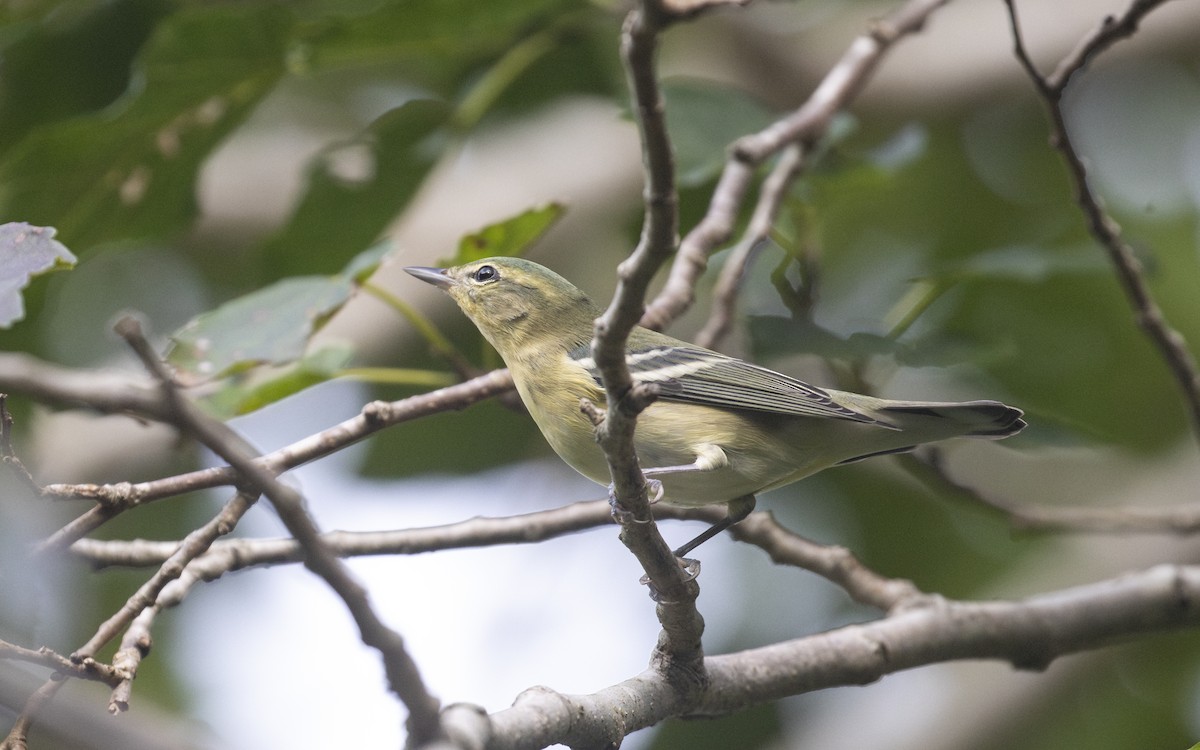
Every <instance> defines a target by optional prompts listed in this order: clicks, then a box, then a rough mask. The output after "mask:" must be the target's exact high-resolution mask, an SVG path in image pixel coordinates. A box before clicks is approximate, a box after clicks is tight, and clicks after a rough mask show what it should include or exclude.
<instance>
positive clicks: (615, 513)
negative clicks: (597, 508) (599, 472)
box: [608, 484, 650, 526]
mask: <svg viewBox="0 0 1200 750" xmlns="http://www.w3.org/2000/svg"><path fill="white" fill-rule="evenodd" d="M608 507H609V512H610V513H611V514H612V517H613V520H614V521H616V522H617V523H619V524H621V525H622V526H625V525H627V524H631V523H650V519H648V518H647V519H641V518H638V517H637V514H635V513H634V512H633V511H630V510H626V509H625V506H623V505H621V502H620V501H619V500H617V489H616V487H615V486H613V485H611V484H610V485H608Z"/></svg>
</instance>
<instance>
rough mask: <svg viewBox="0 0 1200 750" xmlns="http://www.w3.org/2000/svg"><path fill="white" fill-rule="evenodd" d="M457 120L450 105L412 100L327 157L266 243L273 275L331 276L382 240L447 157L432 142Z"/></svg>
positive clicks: (320, 157)
mask: <svg viewBox="0 0 1200 750" xmlns="http://www.w3.org/2000/svg"><path fill="white" fill-rule="evenodd" d="M449 117H450V107H449V106H447V105H446V104H445V103H444V102H439V101H431V100H425V99H417V100H413V101H409V102H406V103H405V104H402V105H401V106H399V107H396V108H395V109H392V110H390V111H388V112H386V113H384V114H383V115H381V116H380V117H378V118H377V119H376V120H375V121H374V122H372V123H371V124H370V125H369V126H368V127H367V128H366V130H364V131H363V132H362V133H361V134H360V135H359V136H358V137H357V138H356V139H355V140H354V141H352V142H349V143H343V144H339V145H337V146H335V147H332V148H330V149H327V150H325V151H324V152H323V153H321V154H319V155H318V156H317V158H316V159H315V160H314V162H313V163H312V165H311V166H310V168H309V174H308V188H307V191H306V192H305V194H304V196H303V197H302V198H301V199H300V201H299V202H298V203H297V204H296V207H295V209H294V210H293V212H292V218H291V219H290V220H289V222H288V223H287V225H286V226H284V227H283V229H281V230H280V231H279V233H278V234H276V235H275V236H274V237H273V238H271V239H270V240H269V241H268V242H267V243H266V246H265V248H264V253H265V262H266V263H267V265H268V267H269V268H270V271H271V273H272V274H273V275H276V276H278V275H284V276H287V275H295V274H298V273H320V272H328V271H329V263H330V261H331V260H332V261H334V262H337V261H338V259H339V258H344V257H345V253H346V252H347V251H348V250H350V249H353V248H360V247H365V246H367V245H369V244H371V243H373V242H375V241H376V240H377V239H378V238H379V235H380V233H381V232H383V230H384V228H385V227H387V225H388V223H389V222H390V221H391V220H392V219H394V218H395V217H396V215H397V214H399V213H400V211H401V210H402V209H403V208H404V207H405V205H407V203H408V201H409V200H410V199H411V198H412V196H413V195H415V194H416V192H417V189H418V188H419V187H420V186H421V184H422V183H423V182H424V180H425V176H426V175H427V174H428V173H429V170H430V168H431V167H432V166H433V164H434V162H435V161H436V160H437V157H438V155H439V153H440V149H439V148H438V147H437V144H436V143H431V139H436V137H437V136H438V134H439V133H440V132H441V131H442V129H443V127H444V126H445V125H446V124H447V122H448V120H449ZM442 135H444V133H442Z"/></svg>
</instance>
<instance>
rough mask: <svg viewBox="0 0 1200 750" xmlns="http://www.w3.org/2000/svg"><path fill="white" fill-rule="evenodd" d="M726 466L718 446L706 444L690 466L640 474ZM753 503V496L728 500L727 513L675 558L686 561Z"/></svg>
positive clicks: (725, 457)
mask: <svg viewBox="0 0 1200 750" xmlns="http://www.w3.org/2000/svg"><path fill="white" fill-rule="evenodd" d="M728 465H729V457H728V456H727V455H725V451H723V450H721V447H720V446H718V445H712V444H708V445H702V446H699V447H698V448H697V450H696V460H695V461H693V462H692V463H690V464H683V465H681V466H659V467H656V468H653V469H646V470H645V471H643V472H642V473H643V474H644V475H646V477H655V476H662V475H664V474H680V473H683V472H687V471H713V470H714V469H720V468H723V467H725V466H728ZM660 487H661V485H660ZM754 502H755V500H754V495H745V496H743V497H738V498H734V499H733V500H730V501H729V502H728V503H727V504H726V505H727V507H728V509H729V512H728V513H727V514H726V516H725V517H724V518H723V519H721V520H720V521H717V522H716V523H714V524H713V525H712V526H710V527H708V528H707V529H705V530H704V532H703V533H701V534H700V535H699V536H697V537H696V538H695V539H692V540H691V541H690V542H688V543H687V544H684V545H683V546H682V547H680V548H679V549H677V550H675V556H676V557H678V558H680V559H683V560H685V561H686V560H687V558H686V555H687V553H689V552H691V551H692V550H694V549H696V548H697V547H699V546H700V545H701V544H703V543H704V542H707V541H708V540H709V539H712V538H713V537H714V536H716V535H717V534H720V533H721V532H722V531H724V530H725V529H728V528H729V527H730V526H732V525H734V524H735V523H737V522H738V521H740V520H742V519H743V518H745V517H746V516H748V515H750V512H751V511H752V510H754Z"/></svg>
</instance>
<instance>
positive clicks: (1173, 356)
mask: <svg viewBox="0 0 1200 750" xmlns="http://www.w3.org/2000/svg"><path fill="white" fill-rule="evenodd" d="M1164 2H1166V0H1133V2H1132V4H1130V6H1129V7H1128V8H1127V9H1126V10H1125V12H1124V13H1123V14H1121V15H1120V16H1119V17H1114V16H1106V17H1105V18H1104V20H1103V21H1101V22H1100V25H1099V26H1098V27H1097V28H1096V29H1095V30H1093V31H1092V32H1091V33H1090V34H1088V35H1087V36H1086V37H1084V38H1083V39H1082V40H1081V41H1080V43H1079V44H1078V45H1076V47H1075V49H1074V50H1073V51H1072V52H1071V53H1070V54H1069V55H1067V56H1066V57H1065V58H1063V60H1062V61H1061V62H1060V63H1059V64H1058V67H1057V68H1055V70H1054V73H1052V74H1051V75H1050V76H1045V75H1043V74H1042V73H1040V72H1039V71H1038V68H1037V66H1036V65H1035V64H1034V62H1033V60H1032V59H1031V58H1030V56H1029V52H1028V50H1027V49H1026V47H1025V42H1024V39H1023V37H1022V35H1021V26H1020V23H1019V21H1018V20H1017V8H1016V0H1004V4H1005V7H1007V9H1008V18H1009V23H1010V25H1011V28H1012V35H1013V47H1014V52H1015V54H1016V57H1017V60H1018V61H1020V63H1021V66H1022V67H1023V68H1024V69H1025V72H1026V73H1027V74H1028V75H1029V78H1030V80H1031V81H1033V84H1034V87H1035V88H1036V89H1037V91H1038V93H1039V94H1040V95H1041V98H1042V100H1043V101H1044V102H1045V104H1046V110H1047V112H1048V114H1049V115H1050V131H1051V135H1050V142H1051V144H1052V145H1053V146H1054V148H1056V149H1057V150H1058V152H1059V153H1060V154H1061V155H1062V158H1063V162H1064V163H1065V165H1066V167H1067V173H1068V174H1069V175H1070V179H1071V183H1072V185H1073V186H1074V190H1075V201H1076V203H1078V204H1079V208H1080V210H1081V211H1082V212H1083V215H1084V218H1085V220H1086V221H1087V227H1088V231H1089V232H1091V234H1092V236H1093V237H1094V238H1095V239H1096V241H1097V242H1098V243H1100V246H1101V247H1103V248H1104V250H1105V251H1106V252H1107V253H1108V257H1109V260H1110V261H1111V262H1112V264H1113V269H1114V271H1115V272H1116V275H1117V280H1118V282H1120V284H1121V289H1122V291H1124V293H1125V296H1126V298H1127V299H1128V300H1129V305H1130V307H1132V308H1133V313H1134V319H1135V320H1136V322H1137V324H1138V326H1140V327H1141V329H1142V331H1143V333H1145V335H1146V337H1147V338H1149V339H1150V342H1151V343H1152V344H1153V345H1154V346H1155V348H1157V349H1158V352H1159V356H1161V357H1162V359H1163V361H1165V362H1166V364H1167V367H1168V369H1170V371H1171V374H1172V376H1173V377H1174V378H1175V382H1176V384H1177V385H1178V387H1179V389H1180V391H1181V392H1182V395H1183V398H1184V401H1185V402H1186V403H1187V407H1188V412H1189V417H1190V419H1191V424H1192V431H1193V434H1194V435H1195V436H1196V438H1197V439H1200V369H1198V368H1197V366H1196V360H1195V358H1194V357H1193V356H1192V354H1191V351H1190V350H1189V349H1188V344H1187V341H1186V340H1185V339H1184V337H1183V334H1181V333H1179V331H1178V330H1176V329H1175V328H1173V327H1172V326H1171V325H1170V323H1168V322H1167V320H1166V317H1165V316H1164V315H1163V312H1162V309H1161V308H1160V307H1159V306H1158V303H1157V302H1155V300H1154V296H1153V295H1152V294H1151V292H1150V287H1149V286H1148V285H1147V284H1146V279H1145V276H1144V274H1143V272H1142V264H1141V263H1140V262H1139V261H1138V259H1137V256H1136V255H1135V254H1134V251H1133V248H1132V247H1130V246H1129V243H1127V242H1125V240H1124V239H1122V237H1121V227H1120V225H1118V224H1117V222H1116V221H1115V220H1114V219H1113V218H1112V216H1110V215H1109V213H1108V212H1107V211H1105V209H1104V207H1103V206H1102V205H1101V203H1100V200H1099V198H1097V196H1096V194H1095V193H1094V192H1093V191H1092V188H1091V185H1089V184H1088V175H1087V167H1086V166H1085V165H1084V163H1083V159H1082V158H1081V157H1080V155H1079V152H1078V151H1076V150H1075V144H1074V143H1072V141H1071V135H1070V133H1069V132H1068V130H1067V123H1066V119H1065V117H1064V115H1063V111H1062V96H1063V92H1064V91H1065V89H1066V87H1067V85H1068V84H1069V83H1070V81H1071V80H1072V78H1073V77H1074V76H1075V74H1076V73H1078V72H1080V71H1081V70H1083V68H1084V67H1085V66H1086V65H1087V64H1088V62H1090V61H1091V60H1092V59H1093V58H1094V57H1095V56H1096V55H1098V54H1099V53H1101V52H1102V51H1104V50H1105V49H1107V48H1108V47H1110V46H1112V45H1113V44H1115V43H1116V42H1117V41H1119V40H1121V39H1125V38H1127V37H1129V36H1132V35H1133V33H1134V32H1135V31H1137V28H1138V25H1139V24H1140V23H1141V21H1142V19H1143V18H1144V17H1145V16H1146V14H1148V13H1149V12H1150V11H1152V10H1154V9H1155V8H1157V7H1158V6H1159V5H1162V4H1163V3H1164Z"/></svg>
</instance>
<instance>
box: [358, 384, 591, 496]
mask: <svg viewBox="0 0 1200 750" xmlns="http://www.w3.org/2000/svg"><path fill="white" fill-rule="evenodd" d="M413 392H414V389H412V388H388V389H386V390H383V392H382V395H381V396H380V398H388V399H392V398H401V397H403V396H404V395H408V394H411V393H413ZM366 451H367V457H366V459H365V463H364V466H363V468H362V471H363V472H364V473H365V474H368V475H372V476H386V477H397V476H413V475H417V474H430V473H435V474H436V473H448V474H458V475H462V474H469V473H471V472H475V471H480V470H482V469H487V468H491V467H495V466H503V465H505V464H510V463H512V462H514V461H519V460H525V459H528V458H531V457H534V456H544V457H547V458H551V457H552V456H553V455H554V454H553V453H552V452H551V450H550V447H549V446H548V445H546V441H545V439H544V438H543V437H542V435H541V433H540V432H538V429H537V426H536V425H535V424H534V423H533V420H532V419H530V418H529V415H527V414H524V413H519V412H515V411H513V410H512V409H509V408H507V407H505V406H504V405H502V404H501V403H500V402H499V401H497V400H496V399H489V400H487V401H484V402H481V403H478V404H475V405H474V406H471V407H470V408H468V409H465V410H463V411H455V412H442V413H440V414H432V415H430V416H428V417H424V418H422V419H421V420H420V421H419V422H407V423H405V424H399V425H396V426H395V427H393V428H391V429H387V430H384V431H382V432H379V433H376V434H375V435H374V436H372V438H371V439H370V440H368V441H367V443H366ZM603 493H604V490H603V489H601V488H599V487H597V497H598V496H600V495H602V494H603ZM497 512H501V511H497Z"/></svg>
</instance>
